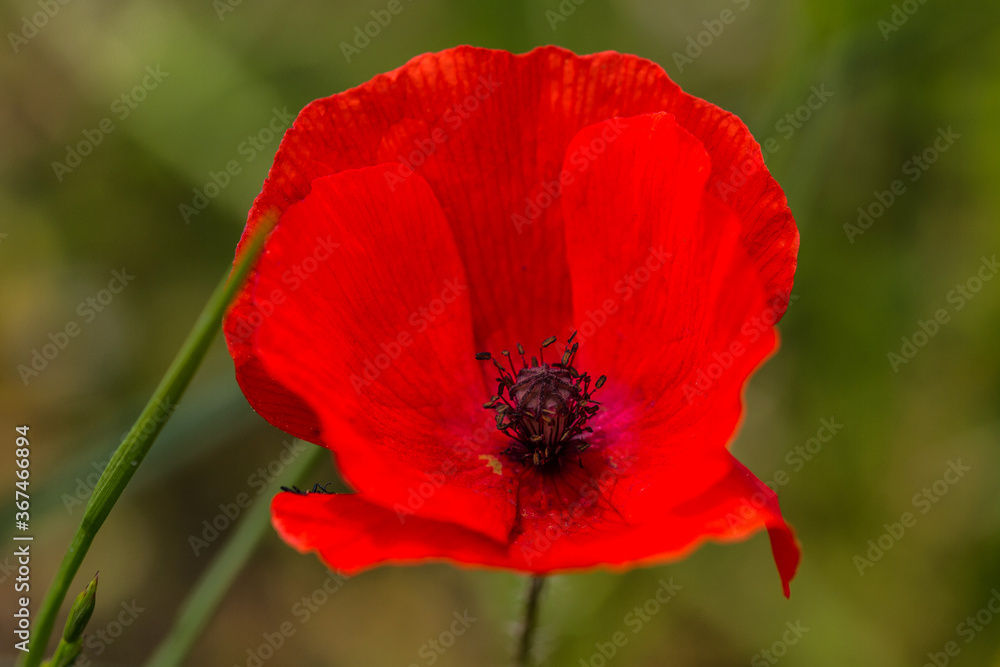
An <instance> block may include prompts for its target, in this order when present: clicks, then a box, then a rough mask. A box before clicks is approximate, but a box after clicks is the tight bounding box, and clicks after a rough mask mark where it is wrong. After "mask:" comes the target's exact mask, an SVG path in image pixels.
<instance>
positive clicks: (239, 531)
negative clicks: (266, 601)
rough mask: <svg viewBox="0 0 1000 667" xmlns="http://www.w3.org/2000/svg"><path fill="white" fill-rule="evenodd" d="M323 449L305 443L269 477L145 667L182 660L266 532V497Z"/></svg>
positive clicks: (298, 479)
mask: <svg viewBox="0 0 1000 667" xmlns="http://www.w3.org/2000/svg"><path fill="white" fill-rule="evenodd" d="M326 451H327V450H325V449H323V448H322V447H316V446H309V448H308V449H307V451H306V453H304V454H302V457H301V458H300V459H299V460H298V461H297V462H295V464H294V467H293V468H292V469H291V470H290V472H289V474H288V476H287V478H284V479H283V480H282V481H279V480H277V479H275V480H273V481H272V482H271V484H270V486H269V487H268V488H267V489H265V490H264V491H263V492H262V493H261V494H260V497H259V499H258V500H257V501H256V502H257V504H256V505H254V507H253V508H251V509H250V511H249V512H247V514H246V516H245V517H244V518H243V521H242V522H241V523H240V524H239V526H238V527H237V528H236V531H235V532H234V533H233V536H232V538H230V540H229V541H228V542H227V543H226V546H225V547H224V548H223V549H222V551H220V552H219V555H218V556H216V557H215V560H213V561H212V564H211V565H209V566H208V569H206V570H205V572H204V574H202V575H201V577H200V578H199V579H198V583H197V584H195V587H194V590H193V591H192V592H191V594H190V595H189V596H188V597H187V599H186V600H185V601H184V605H183V606H182V607H181V610H180V612H179V613H178V614H177V620H176V621H175V622H174V625H173V627H172V628H171V629H170V632H169V633H168V634H167V636H166V637H165V638H164V639H163V641H162V642H160V645H159V647H158V648H157V649H156V652H155V653H154V654H153V656H152V657H151V658H150V659H149V662H147V663H146V667H175V666H176V665H181V664H183V662H184V657H185V656H186V655H187V653H188V651H190V650H191V647H192V646H193V645H194V642H195V640H197V639H198V636H199V635H200V634H201V632H202V631H203V630H204V629H205V627H206V625H207V623H208V620H209V618H211V616H212V613H213V612H214V611H215V609H216V608H217V607H218V606H219V603H220V602H222V599H223V597H225V594H226V591H228V590H229V587H230V586H231V585H232V583H233V581H234V580H235V579H236V575H238V574H239V573H240V571H241V570H242V569H243V566H244V565H245V564H246V562H247V560H248V559H249V558H250V555H251V554H253V552H254V549H255V548H256V547H257V544H258V543H259V542H260V539H261V537H263V536H264V534H265V533H266V529H267V527H268V525H269V523H270V518H271V504H270V502H268V501H269V500H270V498H271V497H272V496H274V494H275V493H277V492H278V489H279V487H280V486H281V485H286V486H287V485H294V484H296V483H298V484H301V483H302V479H303V478H304V477H305V476H306V475H307V474H308V473H309V471H310V470H311V469H312V468H313V465H314V464H315V463H316V462H317V461H318V460H319V459H320V457H321V455H322V454H323V453H325V452H326Z"/></svg>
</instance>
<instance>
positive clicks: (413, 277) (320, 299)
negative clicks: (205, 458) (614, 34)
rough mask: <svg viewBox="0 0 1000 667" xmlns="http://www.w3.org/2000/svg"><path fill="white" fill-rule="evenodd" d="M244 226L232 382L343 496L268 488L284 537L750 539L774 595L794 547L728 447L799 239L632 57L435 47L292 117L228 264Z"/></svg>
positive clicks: (399, 549) (304, 540)
mask: <svg viewBox="0 0 1000 667" xmlns="http://www.w3.org/2000/svg"><path fill="white" fill-rule="evenodd" d="M273 211H276V212H277V214H278V215H279V221H278V224H277V225H276V227H275V229H274V231H273V232H271V235H270V236H269V237H268V240H267V242H266V245H265V250H264V252H263V254H262V256H261V258H260V260H259V262H258V264H257V266H256V267H255V269H254V271H253V273H252V274H251V277H250V279H249V280H248V282H247V284H246V286H245V287H244V288H243V290H242V291H241V293H240V294H239V296H238V298H237V300H236V302H235V304H234V306H233V308H232V309H231V310H230V312H229V314H228V316H227V318H226V322H225V332H226V339H227V343H228V345H229V349H230V352H231V354H232V356H233V359H234V361H235V364H236V376H237V380H238V381H239V384H240V386H241V388H242V389H243V392H244V394H245V395H246V397H247V399H248V400H249V401H250V403H251V405H252V406H253V407H254V408H255V409H256V410H257V411H258V412H259V413H260V414H261V415H262V416H263V417H264V418H265V419H267V420H268V421H270V422H271V423H272V424H274V425H275V426H277V427H279V428H281V429H283V430H285V431H287V432H289V433H291V434H293V435H295V436H298V437H301V438H304V439H306V440H309V441H312V442H315V443H317V444H319V445H322V446H324V447H327V448H329V449H330V450H332V451H333V452H334V454H335V457H336V461H337V464H338V466H339V468H340V470H341V472H342V474H343V476H344V479H345V480H346V481H347V482H348V483H349V484H350V485H351V486H352V488H353V489H354V490H355V493H353V494H336V495H327V494H308V495H300V494H293V493H282V494H280V495H278V496H277V497H276V498H275V499H274V501H273V505H272V515H273V521H274V524H275V526H276V528H277V530H278V532H279V533H280V534H281V536H282V537H283V538H284V539H285V540H286V541H287V542H288V543H289V544H291V545H293V546H295V547H296V548H298V549H300V550H302V551H316V552H318V553H319V555H320V557H321V558H322V559H323V560H324V561H325V562H326V563H327V564H328V565H329V566H331V567H333V568H336V569H339V570H342V571H345V572H348V573H352V572H356V571H359V570H362V569H365V568H368V567H371V566H374V565H377V564H380V563H412V562H419V561H425V560H430V559H446V560H450V561H453V562H458V563H464V564H473V565H485V566H494V567H502V568H509V569H514V570H519V571H525V572H536V573H543V572H552V571H559V570H569V569H579V568H588V567H594V566H602V565H603V566H611V567H624V566H630V565H634V564H643V563H655V562H662V561H665V560H671V559H676V558H679V557H681V556H682V555H684V554H686V553H688V552H689V551H690V550H691V549H693V548H694V547H695V546H697V545H698V544H700V543H701V542H702V541H704V540H706V539H713V540H719V541H728V540H735V539H742V538H745V537H746V536H748V535H750V534H752V533H754V532H756V531H757V530H759V529H760V528H766V529H767V530H768V532H769V535H770V537H771V546H772V551H773V553H774V557H775V561H776V563H777V565H778V570H779V573H780V575H781V580H782V585H783V588H784V591H785V594H786V595H788V584H789V581H790V580H791V579H792V577H793V576H794V574H795V570H796V568H797V565H798V562H799V548H798V545H797V543H796V541H795V538H794V536H793V534H792V531H791V529H790V528H789V527H788V526H787V524H786V523H785V521H784V519H783V518H782V516H781V513H780V510H779V508H778V502H777V498H776V496H775V494H774V493H773V492H772V491H771V490H770V489H769V488H768V487H766V486H765V485H764V484H763V483H762V482H761V481H760V480H758V479H757V478H756V477H754V476H753V474H751V473H750V472H749V471H748V470H747V469H746V468H745V467H744V466H742V465H741V464H740V463H739V462H738V461H737V460H736V459H735V458H734V457H733V456H732V455H731V454H730V453H729V452H728V449H727V445H728V443H729V441H730V440H731V438H732V436H733V434H734V432H735V430H736V428H737V425H738V422H739V419H740V416H741V412H742V403H741V394H742V391H743V387H744V385H745V383H746V381H747V378H748V377H749V375H750V374H751V373H752V372H753V371H754V370H755V369H756V368H757V367H758V366H759V365H760V363H761V362H762V361H763V360H764V359H765V358H766V357H767V356H768V355H769V354H771V352H772V351H773V350H774V349H775V347H776V344H777V337H776V333H775V331H774V327H773V324H774V323H776V322H777V320H778V319H780V317H781V315H782V314H783V313H784V310H785V308H786V306H787V303H788V298H789V294H790V292H791V286H792V278H793V274H794V271H795V258H796V253H797V249H798V232H797V230H796V227H795V224H794V221H793V219H792V216H791V213H790V211H789V210H788V207H787V204H786V201H785V197H784V194H783V193H782V191H781V189H780V187H779V186H778V185H777V184H776V183H775V182H774V180H773V179H772V178H771V176H770V174H769V173H768V171H767V169H766V168H765V167H764V164H763V160H762V158H761V154H760V149H759V147H758V145H757V144H756V142H755V141H754V140H753V138H752V137H751V136H750V134H749V132H748V130H747V129H746V127H745V126H744V125H743V124H742V123H741V122H740V121H739V119H737V118H736V117H735V116H733V115H732V114H730V113H727V112H725V111H722V110H721V109H719V108H717V107H715V106H713V105H711V104H709V103H707V102H704V101H702V100H699V99H697V98H694V97H692V96H690V95H687V94H685V93H683V92H682V91H681V90H680V89H679V88H678V87H677V86H676V84H674V83H673V82H671V81H670V79H669V78H668V77H667V75H666V74H665V73H664V72H663V70H662V69H661V68H660V67H659V66H657V65H655V64H654V63H651V62H649V61H646V60H643V59H640V58H636V57H634V56H626V55H621V54H617V53H600V54H595V55H592V56H585V57H580V56H576V55H574V54H572V53H570V52H568V51H565V50H563V49H559V48H555V47H545V48H539V49H536V50H534V51H532V52H530V53H527V54H523V55H512V54H510V53H507V52H503V51H492V50H487V49H476V48H470V47H459V48H455V49H451V50H448V51H444V52H441V53H437V54H427V55H423V56H420V57H418V58H415V59H414V60H412V61H410V62H409V63H407V64H406V65H404V66H403V67H401V68H400V69H398V70H395V71H393V72H389V73H387V74H383V75H380V76H377V77H376V78H374V79H372V80H371V81H369V82H368V83H365V84H363V85H362V86H360V87H358V88H355V89H352V90H349V91H346V92H344V93H340V94H337V95H334V96H332V97H329V98H326V99H322V100H317V101H315V102H313V103H312V104H310V105H309V106H307V107H306V108H305V109H304V110H303V111H302V113H301V114H300V115H299V117H298V118H297V119H296V121H295V123H294V124H293V126H292V128H291V129H290V130H289V131H288V133H287V134H286V135H285V137H284V139H283V141H282V143H281V146H280V148H279V150H278V153H277V155H276V157H275V162H274V165H273V167H272V169H271V171H270V174H269V175H268V178H267V180H266V181H265V183H264V188H263V191H262V192H261V194H260V195H259V197H258V198H257V200H256V202H255V203H254V206H253V209H252V210H251V212H250V217H249V220H248V223H247V229H246V231H245V233H244V237H243V241H242V242H244V243H245V242H246V240H247V239H248V238H249V236H250V235H251V234H252V233H253V231H254V230H255V228H256V225H257V224H259V222H260V221H261V220H262V219H263V217H264V215H265V214H267V213H269V212H273ZM553 336H555V338H556V340H557V343H554V342H553ZM522 344H523V347H522ZM522 350H523V356H522V354H521V351H522ZM487 352H489V353H490V354H486V353H487ZM477 356H478V357H479V358H478V359H477Z"/></svg>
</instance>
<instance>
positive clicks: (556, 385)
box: [476, 333, 607, 467]
mask: <svg viewBox="0 0 1000 667" xmlns="http://www.w3.org/2000/svg"><path fill="white" fill-rule="evenodd" d="M574 337H576V334H575V333H574V334H573V335H572V336H570V337H569V340H567V341H566V349H565V351H564V352H563V355H562V359H561V360H560V361H559V362H558V363H554V364H548V363H546V362H545V348H547V347H549V346H550V345H552V344H553V343H554V342H556V337H555V336H551V337H550V338H547V339H545V341H544V342H543V343H542V345H541V347H540V348H539V350H538V356H537V357H534V356H533V357H531V363H530V364H529V363H528V360H527V359H526V358H525V356H524V348H523V347H522V346H521V344H520V343H518V344H517V352H518V354H519V355H520V357H521V369H520V370H518V369H516V368H515V367H514V361H513V360H512V359H511V356H510V351H508V350H504V351H503V352H501V353H500V354H502V355H503V356H504V357H506V358H507V364H508V365H509V367H510V368H509V369H508V368H507V367H505V366H504V365H503V364H501V363H500V362H499V361H497V360H496V359H494V358H493V356H492V355H491V354H490V353H489V352H480V353H479V354H477V355H476V359H479V360H481V361H486V360H490V361H492V362H493V365H494V366H495V367H496V369H497V371H499V373H500V376H499V377H498V378H496V380H497V385H498V386H497V393H496V395H495V396H493V398H492V399H491V400H490V401H489V402H488V403H484V404H483V407H484V408H486V409H488V410H493V411H494V412H496V421H497V428H498V429H500V431H502V432H503V433H504V435H506V436H508V437H509V438H511V439H512V440H513V441H514V442H513V443H512V444H511V445H510V446H509V447H508V448H507V449H505V450H504V451H503V453H504V454H506V455H508V456H511V457H512V458H514V459H515V460H517V461H520V462H521V463H523V464H527V463H531V464H532V465H535V466H538V467H548V466H551V465H554V464H555V465H558V464H560V459H561V456H562V455H563V454H564V453H565V452H573V451H575V452H578V453H579V452H582V451H584V450H585V449H587V447H588V446H589V444H588V443H587V441H586V438H585V434H586V433H593V429H592V428H591V427H589V426H587V420H588V419H590V418H591V417H593V416H594V415H595V414H596V413H597V411H598V410H599V409H600V405H599V404H598V402H597V401H594V400H591V398H590V397H591V394H592V393H593V392H594V391H596V390H597V389H600V388H601V386H602V385H603V384H604V382H605V380H607V378H606V377H605V376H603V375H602V376H601V377H599V378H598V379H597V381H596V382H594V383H593V387H592V386H591V379H590V376H589V375H588V374H586V373H580V372H579V371H577V369H576V368H574V367H573V360H574V359H575V357H576V351H577V350H578V349H579V347H580V344H579V343H574V342H573V338H574Z"/></svg>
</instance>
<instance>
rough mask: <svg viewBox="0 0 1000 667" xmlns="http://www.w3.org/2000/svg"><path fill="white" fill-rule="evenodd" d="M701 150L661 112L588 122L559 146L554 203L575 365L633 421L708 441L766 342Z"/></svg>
mask: <svg viewBox="0 0 1000 667" xmlns="http://www.w3.org/2000/svg"><path fill="white" fill-rule="evenodd" d="M576 156H586V157H587V160H586V161H585V162H583V163H582V166H581V167H573V166H572V165H573V162H574V159H575V157H576ZM708 160H709V158H708V155H707V154H706V152H705V150H704V148H703V147H702V146H701V144H700V142H698V140H697V139H695V138H694V137H693V136H691V135H690V134H689V133H688V132H686V131H685V130H684V129H682V128H681V127H679V126H678V125H677V123H676V122H675V120H674V118H673V117H672V116H670V115H668V114H648V115H644V116H637V117H634V118H630V119H615V120H613V121H607V122H605V123H601V124H597V125H593V126H591V127H588V128H586V129H585V130H583V131H581V132H580V133H579V134H578V135H577V137H576V138H575V139H574V140H573V143H572V144H571V146H570V151H569V153H568V154H567V162H566V171H567V172H569V173H571V174H572V180H571V182H569V183H567V185H566V187H565V195H564V198H563V208H564V210H565V215H566V220H567V225H566V235H567V244H568V248H569V259H570V272H571V275H572V279H573V303H574V310H575V313H576V314H575V319H574V328H575V329H577V330H578V331H579V334H578V338H579V340H580V344H581V349H580V357H579V358H580V363H579V365H580V366H581V367H582V368H585V369H586V370H587V371H588V372H590V373H591V374H593V375H597V374H606V375H607V376H608V383H607V385H605V386H606V387H608V388H610V389H611V390H612V391H613V390H614V388H615V386H616V385H617V386H618V387H621V391H622V392H626V393H627V394H628V396H627V397H626V398H624V399H623V403H626V404H627V403H629V402H632V403H635V404H636V405H639V406H642V407H641V409H639V408H636V409H634V410H633V412H636V413H637V414H638V417H637V419H638V420H639V421H638V422H637V423H636V424H635V425H634V427H633V428H635V429H637V430H640V431H645V430H649V429H664V430H665V431H666V433H664V434H660V437H667V439H668V441H670V442H671V443H672V444H676V445H683V444H684V443H685V442H686V443H687V444H688V445H690V446H709V447H722V446H724V445H725V444H726V442H727V441H728V439H729V437H730V436H731V434H732V432H733V430H734V428H735V426H736V423H737V421H738V418H739V415H740V412H741V406H740V400H739V399H740V392H741V390H742V387H743V385H744V383H745V381H746V379H747V376H748V375H749V374H750V372H751V371H752V370H753V369H754V368H756V367H757V365H759V363H760V362H761V360H762V359H763V358H764V357H765V356H766V355H767V354H768V353H769V352H770V351H771V350H772V349H773V347H774V344H775V340H776V339H775V335H774V331H773V327H772V324H773V322H774V319H775V318H776V310H775V308H774V307H773V306H772V305H769V304H768V302H767V294H766V292H765V290H764V287H763V286H762V284H761V282H760V280H759V278H758V275H757V272H756V269H755V267H754V264H753V261H752V260H751V259H750V257H749V256H748V255H747V253H746V251H745V250H744V248H743V246H742V243H741V241H740V232H741V228H740V224H739V220H738V218H737V217H736V216H735V215H734V214H733V212H732V211H731V210H729V209H728V207H726V206H725V205H724V204H721V203H719V202H718V201H717V200H715V199H714V198H712V197H710V196H706V195H705V186H706V183H707V180H708V176H709V162H708ZM609 248H614V249H615V250H614V252H608V249H609ZM768 313H770V314H771V315H774V316H775V317H773V318H771V320H770V321H769V322H767V323H764V322H763V321H762V320H759V319H755V318H760V317H762V316H763V315H767V314H768ZM602 391H604V390H603V389H602ZM619 409H621V408H620V407H619Z"/></svg>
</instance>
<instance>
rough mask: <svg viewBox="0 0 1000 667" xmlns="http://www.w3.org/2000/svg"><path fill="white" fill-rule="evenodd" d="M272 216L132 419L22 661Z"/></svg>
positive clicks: (35, 651)
mask: <svg viewBox="0 0 1000 667" xmlns="http://www.w3.org/2000/svg"><path fill="white" fill-rule="evenodd" d="M272 220H273V218H271V217H270V216H268V219H265V220H262V221H261V222H260V223H259V227H258V233H257V234H256V236H254V238H253V239H252V240H251V241H250V242H249V243H248V244H247V246H246V248H245V250H244V251H243V253H242V255H241V256H240V257H239V259H238V261H237V263H236V266H235V268H234V269H233V271H232V273H231V274H230V275H228V276H227V277H226V278H224V279H223V280H222V282H221V283H219V285H218V287H216V288H215V291H214V292H213V293H212V296H211V297H210V298H209V300H208V303H206V304H205V307H204V308H203V309H202V311H201V314H200V315H199V316H198V319H197V321H195V323H194V327H192V329H191V332H190V333H189V334H188V336H187V339H185V341H184V344H183V345H182V346H181V349H180V351H179V352H178V353H177V356H175V357H174V360H173V362H172V363H171V364H170V368H168V369H167V372H166V374H165V375H164V376H163V379H161V380H160V384H159V385H158V386H157V387H156V390H155V391H154V392H153V395H152V396H151V397H150V399H149V402H148V403H146V407H145V408H143V410H142V412H141V413H140V414H139V418H138V419H137V420H136V422H135V424H133V425H132V428H131V429H130V430H129V432H128V435H126V436H125V440H123V441H122V443H121V444H120V445H119V446H118V449H116V450H115V453H114V454H113V455H112V457H111V460H110V461H109V462H108V465H107V467H106V468H105V469H104V472H103V473H102V474H101V477H100V479H98V480H97V484H96V485H95V486H94V491H93V493H92V494H91V496H90V500H89V501H88V502H87V508H86V509H85V510H84V513H83V519H82V520H81V522H80V526H79V527H78V528H77V530H76V534H75V535H74V536H73V541H72V542H71V543H70V545H69V549H67V551H66V554H65V555H64V556H63V559H62V562H61V563H60V564H59V569H58V570H57V571H56V575H55V578H54V579H53V581H52V586H51V588H49V591H48V593H47V594H46V596H45V600H44V601H43V602H42V607H41V609H40V610H39V612H38V618H37V620H36V621H35V632H34V636H33V637H32V638H31V643H30V644H29V645H28V653H26V654H23V656H22V660H21V661H20V662H19V663H18V664H19V667H38V665H39V664H40V663H41V662H42V657H43V656H44V654H45V648H46V646H47V645H48V641H49V637H50V636H51V635H52V629H53V627H54V626H55V621H56V616H57V615H58V613H59V607H60V606H62V602H63V599H64V598H65V597H66V591H68V590H69V587H70V584H71V583H72V581H73V577H74V576H75V575H76V573H77V570H79V569H80V564H81V563H82V562H83V558H84V556H86V555H87V551H88V550H89V549H90V545H91V543H92V542H93V541H94V537H95V536H96V535H97V531H98V530H100V528H101V526H102V525H103V524H104V520H105V519H107V518H108V514H110V513H111V508H112V507H114V505H115V503H116V502H117V501H118V498H119V497H121V494H122V492H123V491H124V490H125V487H126V485H128V483H129V480H131V479H132V476H133V475H134V474H135V471H136V470H138V468H139V464H140V463H142V460H143V458H144V457H145V456H146V454H147V453H148V452H149V448H150V447H151V446H152V444H153V442H154V441H155V440H156V436H158V435H159V434H160V430H161V429H162V428H163V425H164V424H165V423H166V422H167V420H168V419H169V418H170V414H171V412H172V411H173V406H175V405H176V404H177V402H178V401H179V400H180V397H181V395H182V394H183V393H184V390H185V389H187V386H188V384H189V383H190V382H191V378H192V377H194V374H195V371H196V370H197V369H198V366H199V365H200V364H201V360H202V359H203V358H204V357H205V353H206V352H207V351H208V347H209V344H210V343H211V342H212V338H213V337H214V336H215V333H216V331H218V330H219V328H220V324H221V322H222V316H223V314H224V313H225V311H226V307H227V306H228V305H229V303H230V302H231V301H232V300H233V297H234V296H235V295H236V292H237V290H238V289H239V288H240V286H241V285H242V284H243V281H244V279H245V278H246V276H247V274H248V273H249V271H250V268H251V267H252V266H253V264H254V261H255V260H256V259H257V257H258V256H259V255H260V251H261V250H262V248H263V247H264V239H265V237H266V236H267V233H268V232H269V231H270V230H271V228H272V227H273V226H274V223H273V222H272Z"/></svg>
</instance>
